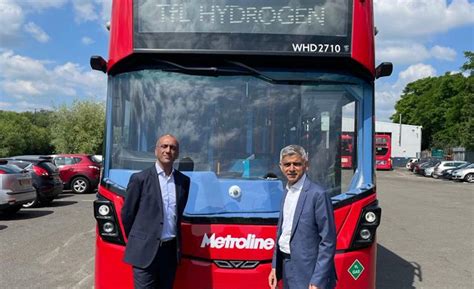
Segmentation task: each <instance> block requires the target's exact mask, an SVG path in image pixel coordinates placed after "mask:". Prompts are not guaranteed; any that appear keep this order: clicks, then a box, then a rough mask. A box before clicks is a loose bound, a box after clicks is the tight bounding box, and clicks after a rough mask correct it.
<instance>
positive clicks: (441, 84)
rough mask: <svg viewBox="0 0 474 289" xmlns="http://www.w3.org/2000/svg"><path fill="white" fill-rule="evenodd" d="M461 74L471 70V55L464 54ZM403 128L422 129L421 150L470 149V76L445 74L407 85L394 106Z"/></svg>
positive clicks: (473, 98)
mask: <svg viewBox="0 0 474 289" xmlns="http://www.w3.org/2000/svg"><path fill="white" fill-rule="evenodd" d="M464 54H465V56H466V58H468V61H467V62H466V63H465V64H464V65H463V67H462V69H463V70H465V71H466V70H472V67H473V60H474V54H473V53H472V52H465V53H464ZM395 110H396V113H395V114H394V115H392V117H391V119H392V120H393V121H394V122H397V121H398V120H399V116H400V114H402V115H403V120H404V122H405V123H407V124H414V125H421V126H423V138H422V149H429V148H432V147H438V148H451V147H455V146H463V147H466V148H467V149H470V150H473V149H474V134H473V133H472V132H473V131H474V76H473V75H469V76H467V77H466V76H464V75H463V74H461V73H457V74H449V73H446V74H445V75H443V76H440V77H428V78H424V79H419V80H417V81H415V82H412V83H409V84H408V85H407V86H406V87H405V89H404V90H403V94H402V96H401V99H400V100H399V101H398V102H397V103H396V105H395Z"/></svg>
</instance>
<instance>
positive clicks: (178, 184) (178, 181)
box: [173, 170, 182, 213]
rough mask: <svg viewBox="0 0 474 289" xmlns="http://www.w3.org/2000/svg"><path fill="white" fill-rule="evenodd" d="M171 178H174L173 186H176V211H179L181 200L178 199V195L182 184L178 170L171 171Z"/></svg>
mask: <svg viewBox="0 0 474 289" xmlns="http://www.w3.org/2000/svg"><path fill="white" fill-rule="evenodd" d="M173 178H174V186H175V188H176V192H175V194H176V213H179V212H180V210H179V209H180V205H181V200H180V197H181V195H182V194H181V190H182V185H181V178H180V176H179V174H178V171H177V170H174V171H173Z"/></svg>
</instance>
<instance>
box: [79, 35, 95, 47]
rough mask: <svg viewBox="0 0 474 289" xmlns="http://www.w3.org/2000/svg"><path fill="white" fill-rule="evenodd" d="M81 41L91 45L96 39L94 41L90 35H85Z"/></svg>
mask: <svg viewBox="0 0 474 289" xmlns="http://www.w3.org/2000/svg"><path fill="white" fill-rule="evenodd" d="M81 42H82V44H84V45H91V44H93V43H94V42H95V41H94V40H93V39H92V38H90V37H87V36H84V37H82V38H81Z"/></svg>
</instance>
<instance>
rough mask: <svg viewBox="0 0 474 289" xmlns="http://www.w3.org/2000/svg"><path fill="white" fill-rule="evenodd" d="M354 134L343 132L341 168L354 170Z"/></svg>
mask: <svg viewBox="0 0 474 289" xmlns="http://www.w3.org/2000/svg"><path fill="white" fill-rule="evenodd" d="M352 136H353V133H352V132H342V134H341V168H343V169H352V168H353V166H352V163H353V161H355V159H354V152H355V150H354V139H353V137H352Z"/></svg>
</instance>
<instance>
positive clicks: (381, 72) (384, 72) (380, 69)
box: [375, 62, 393, 78]
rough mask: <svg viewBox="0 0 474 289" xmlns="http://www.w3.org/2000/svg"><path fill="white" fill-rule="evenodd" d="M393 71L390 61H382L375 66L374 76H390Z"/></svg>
mask: <svg viewBox="0 0 474 289" xmlns="http://www.w3.org/2000/svg"><path fill="white" fill-rule="evenodd" d="M392 71H393V64H392V63H391V62H382V63H380V64H379V66H377V68H375V78H380V77H384V76H390V75H391V74H392Z"/></svg>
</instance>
